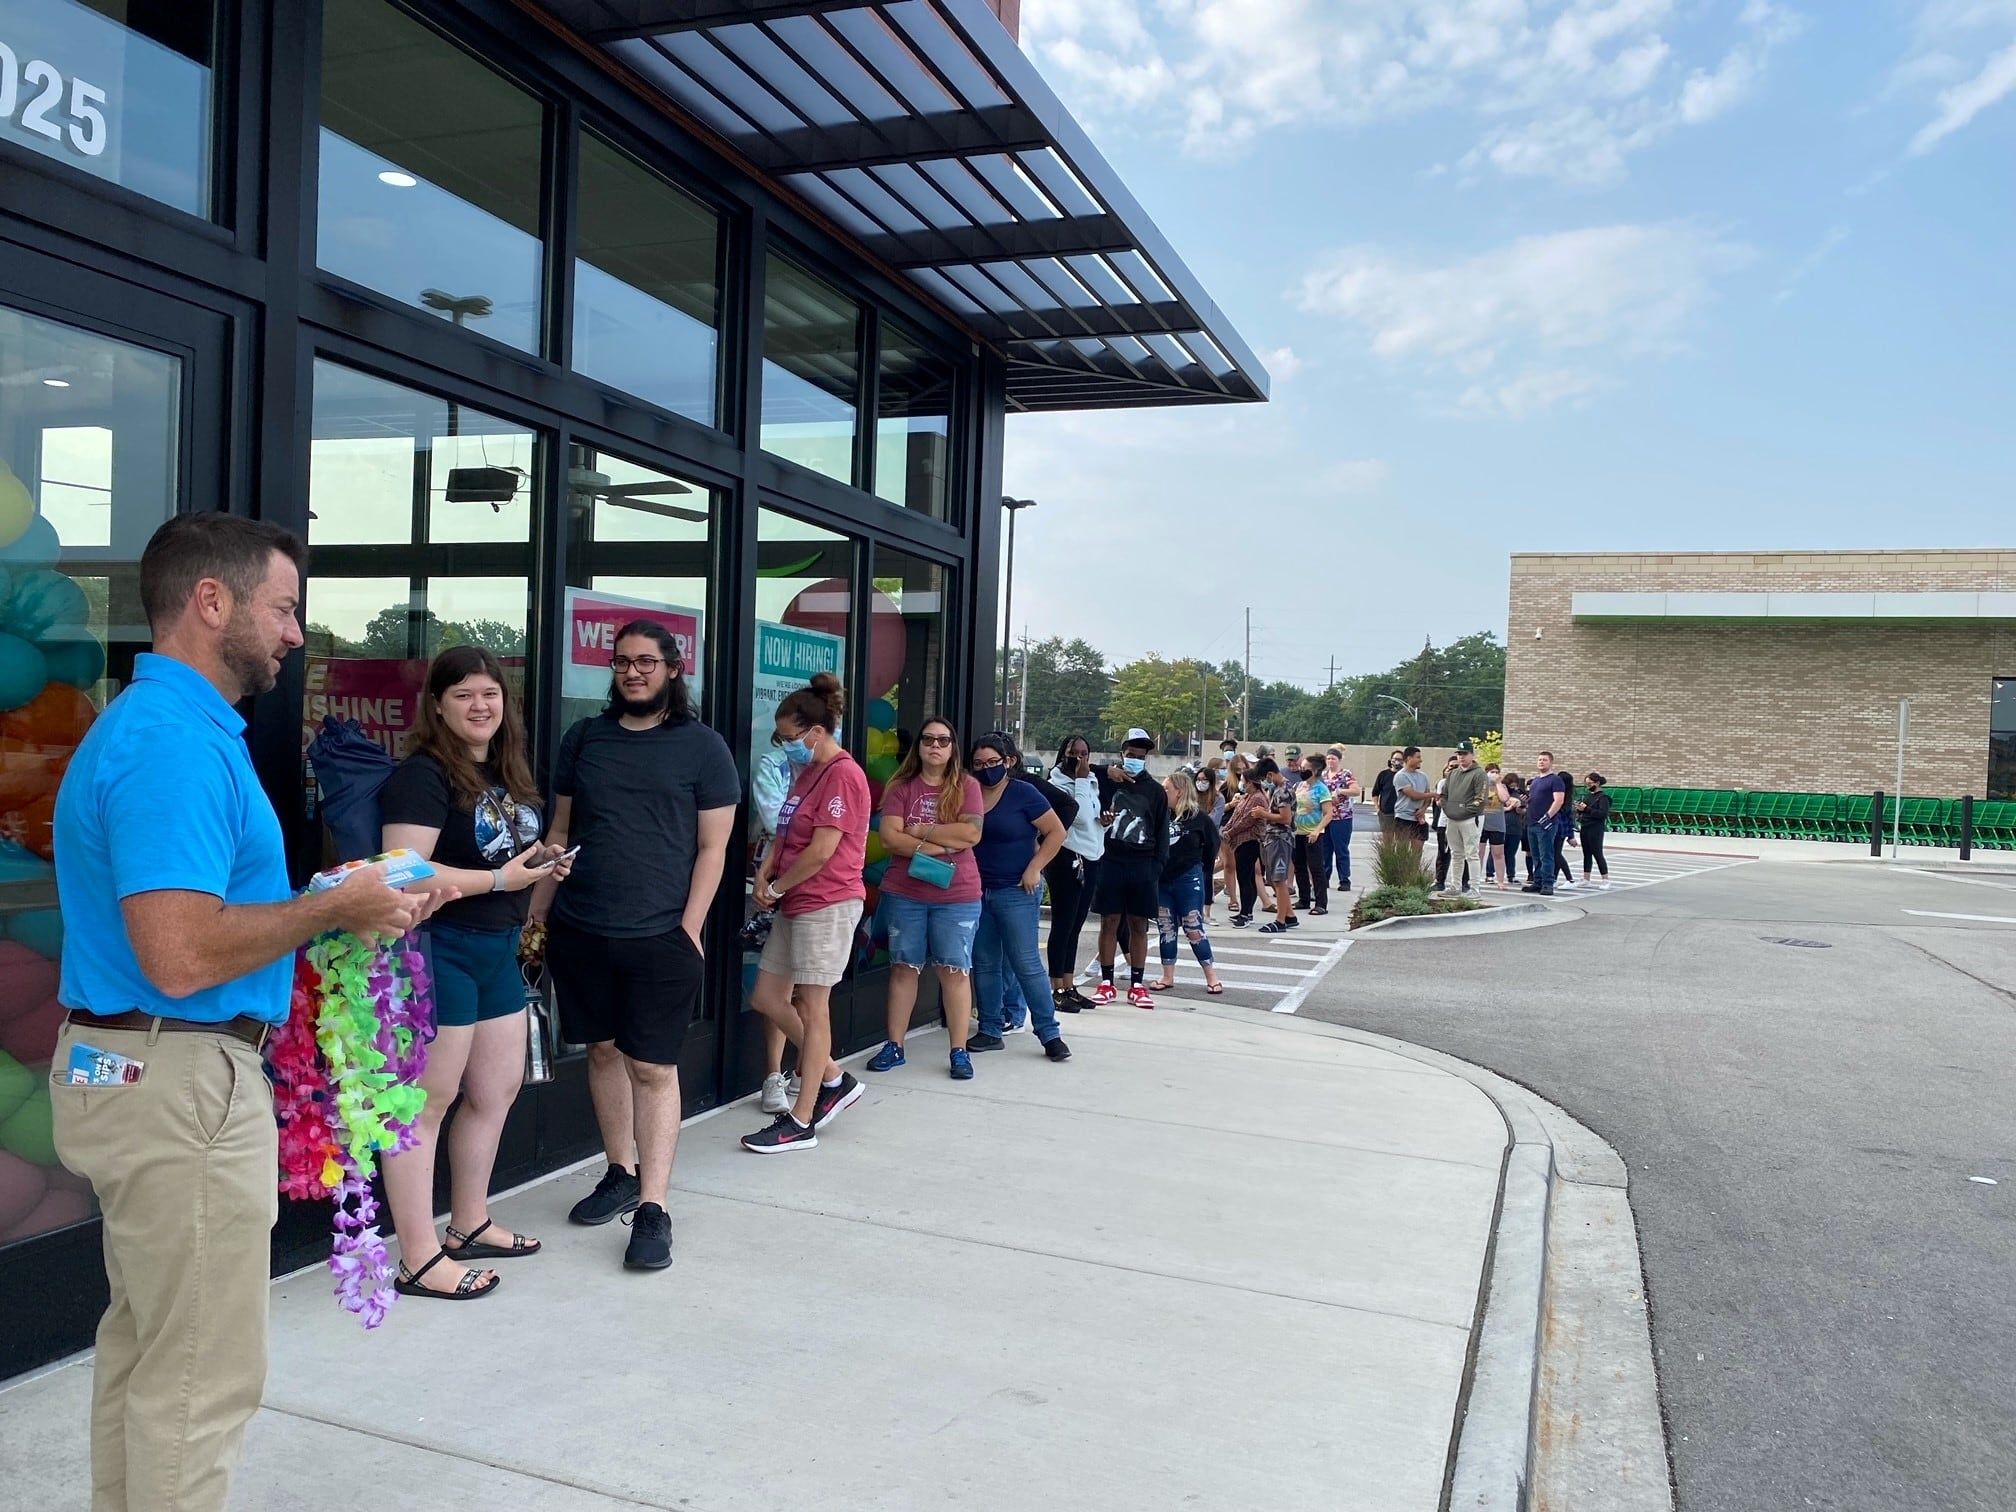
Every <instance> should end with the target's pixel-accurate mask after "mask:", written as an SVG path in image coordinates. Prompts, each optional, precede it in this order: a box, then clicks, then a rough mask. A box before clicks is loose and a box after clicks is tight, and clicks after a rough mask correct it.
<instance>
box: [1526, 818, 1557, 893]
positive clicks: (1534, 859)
mask: <svg viewBox="0 0 2016 1512" xmlns="http://www.w3.org/2000/svg"><path fill="white" fill-rule="evenodd" d="M1526 844H1527V846H1528V847H1529V849H1528V851H1527V853H1526V860H1527V862H1528V863H1529V866H1528V869H1529V870H1530V871H1531V872H1532V873H1533V885H1534V886H1536V887H1538V888H1539V889H1540V891H1542V892H1552V891H1554V827H1553V826H1552V825H1551V824H1550V825H1545V826H1538V827H1535V826H1528V828H1527V830H1526Z"/></svg>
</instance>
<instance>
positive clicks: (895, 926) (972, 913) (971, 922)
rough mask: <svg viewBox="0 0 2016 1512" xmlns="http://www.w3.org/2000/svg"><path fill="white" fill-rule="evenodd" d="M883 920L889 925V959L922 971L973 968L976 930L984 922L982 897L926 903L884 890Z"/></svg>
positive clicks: (966, 969) (965, 969) (969, 969)
mask: <svg viewBox="0 0 2016 1512" xmlns="http://www.w3.org/2000/svg"><path fill="white" fill-rule="evenodd" d="M882 921H883V922H884V923H885V924H887V925H888V926H889V959H890V960H891V961H892V962H893V963H894V964H896V965H898V966H909V967H912V968H913V969H915V970H918V971H922V970H923V969H924V967H925V966H927V965H930V966H944V967H947V968H949V969H951V970H953V971H971V970H972V969H973V933H974V931H975V930H976V929H978V928H979V926H980V900H979V899H978V898H975V899H974V900H973V901H972V902H971V903H926V902H923V901H922V900H920V899H917V898H906V897H903V896H902V895H901V894H899V893H889V892H885V893H884V894H882Z"/></svg>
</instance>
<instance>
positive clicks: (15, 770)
mask: <svg viewBox="0 0 2016 1512" xmlns="http://www.w3.org/2000/svg"><path fill="white" fill-rule="evenodd" d="M62 780H63V773H62V768H61V766H60V764H59V763H58V762H57V761H56V759H55V758H54V757H51V756H45V755H44V754H43V753H42V752H41V751H40V750H35V749H30V748H27V747H23V746H18V745H15V744H13V743H11V742H8V741H4V740H0V814H8V813H13V812H15V811H17V810H19V809H22V808H25V807H27V805H29V804H31V803H33V802H35V801H36V800H37V799H38V798H41V797H43V796H45V795H47V794H51V793H54V792H55V791H56V786H57V784H58V783H60V782H61V781H62Z"/></svg>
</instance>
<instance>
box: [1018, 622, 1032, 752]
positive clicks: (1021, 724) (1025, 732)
mask: <svg viewBox="0 0 2016 1512" xmlns="http://www.w3.org/2000/svg"><path fill="white" fill-rule="evenodd" d="M1028 738H1029V627H1028V626H1027V625H1026V624H1025V625H1024V626H1023V627H1022V686H1021V688H1020V690H1019V691H1018V693H1017V699H1016V706H1015V749H1016V750H1018V751H1019V750H1021V749H1022V746H1023V743H1024V742H1025V741H1027V740H1028Z"/></svg>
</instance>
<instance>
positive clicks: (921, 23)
mask: <svg viewBox="0 0 2016 1512" xmlns="http://www.w3.org/2000/svg"><path fill="white" fill-rule="evenodd" d="M533 3H539V4H543V5H544V6H545V8H546V9H548V10H549V11H552V12H553V13H555V14H556V15H558V16H560V17H561V18H562V19H563V20H564V21H566V22H567V23H568V24H569V25H570V26H572V27H573V28H574V29H575V30H576V31H577V32H579V33H580V34H582V35H584V36H586V37H588V38H590V39H591V40H595V41H600V42H601V43H603V45H605V46H608V47H609V48H610V50H611V51H612V52H613V53H615V54H617V55H618V56H620V57H621V58H622V59H623V60H624V61H625V62H627V63H629V64H630V65H631V66H632V67H633V68H635V69H636V71H637V73H638V74H639V75H641V76H642V77H643V78H645V79H647V80H649V82H650V83H651V84H652V85H654V86H656V87H657V88H659V89H662V90H663V91H664V92H665V93H666V94H667V95H668V96H669V97H670V98H671V99H672V100H673V102H674V103H675V104H677V105H678V106H680V107H681V108H683V109H685V110H687V111H689V112H691V114H692V115H693V116H694V117H696V118H698V119H699V120H700V121H701V122H703V123H704V124H705V125H707V126H708V127H711V128H713V129H715V130H717V131H719V132H721V133H722V135H723V136H725V137H726V138H727V140H728V142H729V144H730V145H731V146H732V147H733V148H734V149H735V151H737V152H738V153H740V154H742V155H743V157H744V158H745V159H746V160H747V161H749V162H751V163H753V164H754V165H755V166H756V168H757V169H758V170H760V171H762V172H766V173H770V174H773V175H775V176H776V177H777V178H778V179H779V180H780V182H781V185H782V187H783V188H784V189H786V190H787V191H791V190H795V191H796V192H797V193H798V194H799V195H800V196H801V197H802V201H803V203H805V204H806V206H807V208H808V209H809V210H811V211H813V212H816V213H817V214H819V215H822V216H824V217H825V218H826V219H827V221H828V222H829V224H831V225H832V226H833V227H834V228H835V229H836V230H837V231H838V232H839V233H840V234H841V235H843V236H851V237H853V238H854V239H855V240H856V241H857V242H858V243H859V245H860V246H861V248H862V250H863V252H864V253H866V254H867V255H868V256H869V257H871V258H873V259H874V260H876V261H877V262H878V263H879V264H880V265H881V266H883V267H885V268H889V269H892V270H893V271H894V273H895V275H896V276H897V277H900V278H905V279H907V280H909V281H910V282H911V283H912V284H913V285H914V286H915V288H916V289H917V291H918V293H919V294H920V295H921V296H923V297H924V298H926V299H928V300H930V301H932V302H933V303H935V304H937V305H938V306H939V307H940V308H941V309H943V310H945V311H946V312H947V313H948V314H949V315H950V316H952V317H953V318H954V319H957V320H960V321H963V322H964V323H965V324H966V325H967V326H968V327H969V328H970V329H971V330H972V331H973V332H974V333H975V334H976V335H978V336H979V337H980V338H981V339H983V340H986V341H989V342H992V343H994V344H995V345H996V346H997V347H998V348H999V349H1000V350H1001V351H1002V353H1003V354H1004V356H1005V357H1006V359H1007V386H1008V395H1007V397H1008V403H1009V406H1010V408H1012V409H1015V410H1018V411H1026V410H1043V409H1093V408H1110V407H1124V406H1131V405H1139V404H1170V403H1194V402H1210V401H1219V402H1222V401H1225V400H1228V399H1230V400H1254V399H1264V398H1265V397H1266V394H1267V375H1266V373H1265V371H1264V370H1263V369H1262V368H1261V366H1260V364H1259V362H1258V360H1257V359H1256V358H1255V357H1254V356H1253V354H1252V352H1251V350H1250V349H1249V348H1248V347H1247V346H1246V345H1245V343H1244V342H1243V341H1241V339H1240V337H1239V334H1238V332H1237V331H1236V330H1235V329H1233V327H1232V326H1231V324H1230V323H1229V322H1228V321H1226V319H1225V317H1224V316H1223V314H1222V313H1221V312H1220V311H1219V310H1218V308H1217V307H1216V306H1215V305H1214V304H1213V303H1212V302H1211V300H1210V298H1209V297H1208V296H1207V295H1206V294H1205V293H1204V291H1203V290H1202V289H1201V288H1200V287H1199V286H1198V285H1197V282H1196V280H1195V278H1194V277H1193V276H1192V275H1191V273H1190V272H1189V270H1188V269H1187V268H1185V267H1184V265H1183V263H1182V262H1181V260H1180V259H1179V258H1178V257H1177V256H1176V254H1175V252H1174V251H1173V250H1171V248H1170V247H1169V246H1168V244H1167V242H1166V241H1165V240H1164V239H1163V237H1162V235H1161V233H1160V232H1159V231H1158V230H1157V229H1156V227H1155V225H1154V223H1153V222H1152V221H1151V220H1150V219H1149V218H1148V217H1147V215H1146V214H1145V213H1144V212H1143V211H1142V210H1141V207H1140V206H1139V205H1138V204H1137V203H1136V202H1135V200H1134V198H1133V196H1132V195H1131V194H1130V193H1129V192H1128V190H1127V187H1126V185H1125V184H1124V183H1123V182H1122V181H1121V180H1120V178H1119V176H1118V175H1117V174H1115V173H1114V172H1113V170H1112V168H1111V166H1110V165H1108V164H1107V162H1106V160H1105V159H1104V158H1103V157H1102V156H1101V155H1100V153H1099V152H1098V150H1097V149H1096V148H1095V147H1094V146H1093V145H1092V143H1091V142H1090V140H1089V139H1088V138H1087V137H1086V136H1085V133H1084V131H1083V129H1082V128H1081V127H1080V126H1079V125H1078V123H1077V122H1076V121H1075V120H1073V119H1072V117H1071V115H1070V113H1069V112H1068V111H1066V110H1065V109H1064V107H1063V105H1062V104H1061V103H1060V102H1059V101H1058V99H1057V97H1056V95H1055V94H1054V93H1053V92H1052V91H1051V90H1050V88H1049V86H1048V85H1047V84H1045V83H1044V82H1043V80H1042V77H1041V75H1040V74H1038V73H1037V72H1036V70H1035V67H1034V66H1033V65H1032V64H1031V63H1030V61H1029V59H1028V58H1027V57H1025V56H1024V55H1023V54H1022V52H1021V51H1020V49H1019V48H1017V47H1016V46H1015V45H1014V43H1013V41H1012V39H1010V38H1009V36H1008V34H1007V33H1006V31H1004V30H1003V29H1002V27H1001V23H1000V20H999V18H998V17H997V16H995V14H994V13H993V11H992V10H990V9H989V8H988V5H987V3H986V0H533ZM641 39H649V40H648V41H646V40H641Z"/></svg>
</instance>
